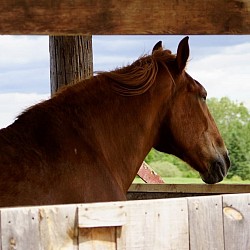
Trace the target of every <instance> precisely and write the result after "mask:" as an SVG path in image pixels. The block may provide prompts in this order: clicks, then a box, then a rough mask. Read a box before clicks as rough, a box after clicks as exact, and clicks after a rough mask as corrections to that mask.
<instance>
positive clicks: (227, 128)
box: [145, 97, 250, 180]
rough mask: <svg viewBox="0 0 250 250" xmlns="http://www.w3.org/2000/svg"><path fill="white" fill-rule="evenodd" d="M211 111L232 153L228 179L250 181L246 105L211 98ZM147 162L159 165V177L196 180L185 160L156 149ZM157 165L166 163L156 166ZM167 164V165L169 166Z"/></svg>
mask: <svg viewBox="0 0 250 250" xmlns="http://www.w3.org/2000/svg"><path fill="white" fill-rule="evenodd" d="M207 104H208V107H209V110H210V112H211V113H212V115H213V117H214V119H215V122H216V124H217V126H218V128H219V130H220V133H221V135H222V137H223V139H224V141H225V144H226V146H227V149H228V151H229V155H230V160H231V168H230V170H229V173H228V175H227V178H229V179H230V178H232V177H234V178H240V179H242V180H249V179H250V112H249V110H248V109H247V108H246V107H245V106H244V105H243V103H238V102H235V101H232V100H230V99H229V98H227V97H223V98H221V99H217V98H211V99H208V101H207ZM145 161H146V162H147V163H149V164H151V165H153V167H154V165H155V166H156V168H157V166H158V168H157V169H155V170H156V171H157V172H158V173H159V174H160V175H162V176H167V175H170V176H171V177H174V175H175V174H178V175H179V176H180V173H181V176H182V177H196V176H198V173H196V172H195V171H193V170H191V168H190V167H189V166H188V165H187V164H186V163H184V162H183V161H181V160H179V159H177V158H176V157H174V156H171V155H167V154H163V153H160V152H158V151H156V150H154V149H152V150H151V151H150V153H149V154H148V156H147V157H146V159H145ZM157 162H164V163H165V166H164V169H163V165H162V164H158V165H157V164H156V163H157ZM166 164H167V166H166Z"/></svg>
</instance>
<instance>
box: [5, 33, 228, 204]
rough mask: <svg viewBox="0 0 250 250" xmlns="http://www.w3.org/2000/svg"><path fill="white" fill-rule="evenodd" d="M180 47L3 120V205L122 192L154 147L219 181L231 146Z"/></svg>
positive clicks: (104, 197)
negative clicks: (6, 121)
mask: <svg viewBox="0 0 250 250" xmlns="http://www.w3.org/2000/svg"><path fill="white" fill-rule="evenodd" d="M188 57H189V45H188V37H185V38H184V39H183V40H182V41H181V42H180V43H179V46H178V49H177V54H176V55H174V54H172V53H171V52H170V51H169V50H164V49H163V48H162V44H161V42H158V43H157V44H156V45H155V47H154V48H153V51H152V54H151V55H146V56H143V57H141V58H139V59H138V60H136V61H135V62H134V63H132V64H131V65H129V66H126V67H123V68H119V69H116V70H114V71H111V72H102V73H99V74H98V75H96V76H94V77H92V78H90V79H88V80H82V81H80V82H79V83H77V84H75V85H72V86H69V87H67V88H65V89H63V90H62V91H60V92H59V93H58V94H56V95H55V96H53V97H52V98H51V99H50V100H47V101H44V102H42V103H39V104H37V105H35V106H33V107H31V108H29V109H28V110H26V111H25V112H24V113H22V114H21V115H20V116H19V117H18V118H17V119H16V121H15V122H14V123H13V124H11V125H10V126H8V127H7V128H4V129H1V130H0V170H1V175H0V206H20V205H45V204H66V203H81V202H98V201H116V200H125V199H126V193H127V190H128V188H129V186H130V185H131V183H132V181H133V179H134V177H135V176H136V173H137V172H138V170H139V168H140V166H141V163H142V162H143V160H144V158H145V157H146V155H147V154H148V152H149V151H150V149H151V148H152V147H154V148H156V149H157V150H160V151H163V152H165V153H170V154H173V155H176V156H177V157H179V158H181V159H182V160H184V161H186V162H187V163H189V164H190V166H191V167H193V168H194V169H196V170H197V171H198V172H199V173H200V175H201V177H202V179H203V180H204V181H205V182H206V183H211V184H212V183H217V182H219V181H221V180H222V179H223V178H224V177H225V176H226V173H227V171H228V168H229V166H230V162H229V158H228V154H227V149H226V147H225V145H224V142H223V140H222V138H221V135H220V133H219V131H218V129H217V127H216V125H215V122H214V120H213V118H212V116H211V114H210V113H209V110H208V108H207V105H206V95H207V94H206V91H205V89H204V88H203V87H202V85H201V84H200V83H199V82H198V81H196V80H194V79H193V78H192V77H191V76H190V75H188V74H187V73H186V72H185V67H186V63H187V60H188Z"/></svg>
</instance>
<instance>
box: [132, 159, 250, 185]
mask: <svg viewBox="0 0 250 250" xmlns="http://www.w3.org/2000/svg"><path fill="white" fill-rule="evenodd" d="M179 164H180V163H179ZM181 164H183V163H181ZM149 165H150V167H151V168H152V169H153V170H154V171H155V172H156V173H157V174H159V175H160V176H161V177H162V178H163V180H164V181H165V183H167V184H202V183H204V182H203V181H202V180H201V178H200V176H199V174H198V172H197V171H195V170H193V169H192V168H191V167H189V166H188V165H186V164H185V165H183V166H182V165H181V167H178V166H176V165H174V164H173V163H170V162H167V161H155V162H151V163H150V164H149ZM134 183H143V181H142V180H141V179H140V178H139V177H136V178H135V180H134ZM220 183H222V184H223V183H224V184H225V183H226V184H250V180H249V179H248V180H242V179H241V178H240V177H239V176H233V177H232V178H231V179H228V178H225V179H224V180H223V181H222V182H220Z"/></svg>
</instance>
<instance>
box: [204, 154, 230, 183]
mask: <svg viewBox="0 0 250 250" xmlns="http://www.w3.org/2000/svg"><path fill="white" fill-rule="evenodd" d="M229 168H230V159H229V157H228V154H225V156H224V157H218V158H217V159H215V160H213V161H212V163H211V165H210V168H209V169H208V171H207V172H205V173H200V176H201V178H202V180H203V181H204V182H205V183H207V184H215V183H218V182H220V181H222V180H223V179H224V177H225V176H226V175H227V172H228V169H229Z"/></svg>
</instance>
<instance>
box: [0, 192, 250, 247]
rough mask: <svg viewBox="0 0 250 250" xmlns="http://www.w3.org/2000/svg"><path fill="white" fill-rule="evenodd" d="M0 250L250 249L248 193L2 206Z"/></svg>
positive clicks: (249, 198) (249, 204)
mask: <svg viewBox="0 0 250 250" xmlns="http://www.w3.org/2000/svg"><path fill="white" fill-rule="evenodd" d="M0 213H1V228H0V229H1V238H0V246H1V247H0V249H2V250H7V249H19V250H22V249H24V250H29V249H30V250H36V249H45V250H49V249H84V250H88V249H90V250H94V249H95V250H96V249H100V250H105V249H108V250H111V249H112V250H113V249H114V250H115V249H116V250H120V249H123V250H124V249H127V250H135V249H136V250H154V249H155V250H161V249H164V250H166V249H171V250H173V249H177V250H182V249H183V250H184V249H195V250H202V249H204V250H210V249H218V250H222V249H226V250H248V249H250V226H249V225H250V194H237V195H235V194H229V195H215V196H206V197H188V198H175V199H157V200H142V201H126V202H109V203H92V204H74V205H57V206H42V207H18V208H2V209H0Z"/></svg>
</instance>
